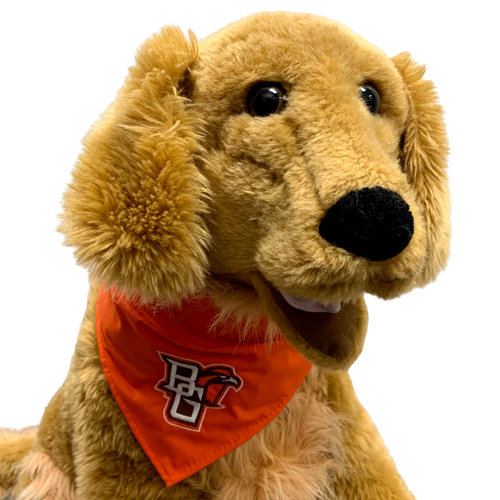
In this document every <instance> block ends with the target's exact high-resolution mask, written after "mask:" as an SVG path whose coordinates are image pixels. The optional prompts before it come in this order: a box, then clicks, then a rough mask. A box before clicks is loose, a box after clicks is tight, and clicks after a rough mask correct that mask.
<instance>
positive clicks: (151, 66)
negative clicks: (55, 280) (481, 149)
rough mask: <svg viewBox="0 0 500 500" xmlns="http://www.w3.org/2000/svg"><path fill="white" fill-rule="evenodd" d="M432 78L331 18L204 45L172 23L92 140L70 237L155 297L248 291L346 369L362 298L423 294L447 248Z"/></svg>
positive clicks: (360, 336) (106, 276) (141, 57)
mask: <svg viewBox="0 0 500 500" xmlns="http://www.w3.org/2000/svg"><path fill="white" fill-rule="evenodd" d="M423 73H424V69H423V67H421V66H417V65H415V64H414V63H413V62H412V61H411V59H410V57H409V55H408V54H400V55H399V56H396V57H395V58H392V59H390V58H388V57H387V56H386V55H385V54H384V53H383V52H382V51H380V50H379V49H377V48H376V47H374V46H372V45H370V44H369V43H368V42H366V41H365V40H363V39H362V38H361V37H359V36H357V35H355V34H353V33H352V32H351V31H350V30H348V29H347V28H346V27H344V26H342V25H339V24H337V23H334V22H332V21H329V20H327V19H325V18H320V17H316V16H309V15H304V14H289V13H267V14H259V15H255V16H251V17H249V18H246V19H244V20H242V21H239V22H237V23H234V24H232V25H230V26H229V27H227V28H225V29H223V30H221V31H219V32H217V33H216V34H214V35H212V36H210V37H208V38H207V39H206V40H204V41H202V42H201V43H200V44H199V46H198V44H197V43H196V41H195V40H194V37H191V38H190V40H186V38H185V37H184V36H183V35H182V33H181V32H180V31H179V30H178V29H176V28H166V29H164V30H162V31H161V32H160V33H159V34H158V35H155V36H153V37H152V38H151V39H150V40H149V41H147V42H146V43H145V45H144V46H143V47H142V48H141V49H140V51H139V53H138V55H137V60H136V65H135V66H134V67H133V68H131V70H130V74H129V76H128V78H127V80H126V82H125V84H124V86H123V88H122V89H121V91H120V92H119V94H118V97H117V99H116V101H115V102H114V103H113V104H112V105H111V107H110V108H109V109H108V111H107V112H106V113H105V115H104V116H103V118H102V119H101V121H99V122H98V123H97V124H96V125H95V126H94V127H93V129H92V130H91V131H90V132H89V134H88V136H87V138H86V139H85V142H84V151H83V153H82V155H81V157H80V159H79V161H78V163H77V166H76V169H75V171H74V179H73V182H72V183H71V185H70V186H69V189H68V191H67V193H66V195H65V199H64V215H63V223H62V225H61V230H62V232H63V233H65V234H66V242H67V244H69V245H72V246H75V247H76V252H75V253H76V256H77V259H78V261H79V263H81V264H83V265H85V266H87V267H88V268H89V270H90V273H91V277H92V278H93V279H94V280H96V281H99V282H104V283H107V284H108V285H117V286H118V287H120V288H121V289H122V290H123V292H125V293H127V294H130V295H138V296H140V297H141V299H142V300H144V301H153V300H167V301H178V300H180V299H182V298H183V297H185V296H187V295H189V294H192V293H196V292H202V291H203V290H215V289H216V288H217V286H218V287H219V289H220V288H224V289H225V290H231V294H232V295H233V296H235V295H238V294H239V295H240V296H241V294H242V292H241V290H243V291H244V292H243V293H244V294H246V295H248V296H249V297H256V300H257V301H258V302H259V303H261V304H263V306H264V308H265V309H266V310H267V312H268V314H269V315H270V317H271V318H272V320H273V321H274V322H275V323H276V324H277V325H278V326H279V328H280V330H281V331H282V332H283V334H284V335H285V336H286V337H287V338H288V340H289V341H290V342H292V343H293V344H294V345H295V346H296V347H297V348H298V349H299V350H300V351H301V352H302V353H304V354H305V355H306V356H307V357H308V358H309V359H311V360H312V361H314V362H316V363H318V364H320V365H322V366H328V367H331V368H345V367H348V366H349V365H350V364H351V363H352V362H353V361H354V360H355V359H356V357H357V356H358V355H359V353H360V352H361V349H362V345H363V340H364V335H365V332H366V323H367V315H366V309H365V306H364V301H363V298H362V297H363V294H364V293H365V292H367V293H372V294H375V295H377V296H379V297H382V298H393V297H396V296H398V295H400V294H402V293H405V292H407V291H409V290H411V289H412V288H414V287H415V286H423V285H424V284H426V283H428V282H429V281H431V280H433V279H434V278H435V276H436V274H437V273H438V272H439V270H441V269H442V268H443V266H444V264H445V261H446V257H447V254H448V246H449V201H448V190H447V183H446V172H445V167H446V155H447V142H446V136H445V131H444V125H443V121H442V112H441V108H440V106H439V105H438V104H437V102H436V95H435V92H434V90H433V86H432V84H431V83H430V82H428V81H425V80H422V76H423ZM231 294H229V295H231Z"/></svg>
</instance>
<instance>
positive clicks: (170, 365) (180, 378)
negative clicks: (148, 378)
mask: <svg viewBox="0 0 500 500" xmlns="http://www.w3.org/2000/svg"><path fill="white" fill-rule="evenodd" d="M158 354H159V355H160V358H161V359H162V360H163V361H164V363H165V377H164V378H163V379H161V380H160V381H159V382H158V384H156V389H157V390H159V391H161V392H163V393H164V396H165V398H167V400H168V401H167V404H166V405H165V409H164V410H163V415H164V417H165V420H166V421H167V422H168V423H169V424H170V425H174V426H176V427H182V428H184V429H187V430H191V431H195V432H199V431H200V430H201V426H202V424H203V420H204V418H205V414H206V412H207V410H208V409H216V410H218V409H222V408H225V406H223V405H222V404H221V401H222V400H223V399H224V396H225V395H226V393H227V391H229V389H233V390H234V391H236V392H238V391H239V390H240V389H241V388H242V387H243V380H242V379H241V377H239V376H238V375H237V374H236V372H235V369H234V368H233V367H232V366H229V365H208V366H204V365H202V364H201V363H199V362H197V361H193V360H191V359H183V358H178V357H176V356H171V355H170V354H165V353H163V352H158Z"/></svg>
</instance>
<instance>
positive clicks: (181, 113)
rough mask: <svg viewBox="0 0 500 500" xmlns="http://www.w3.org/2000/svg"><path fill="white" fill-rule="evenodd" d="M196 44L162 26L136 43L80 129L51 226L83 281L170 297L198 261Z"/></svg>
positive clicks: (201, 209) (202, 184) (189, 287)
mask: <svg viewBox="0 0 500 500" xmlns="http://www.w3.org/2000/svg"><path fill="white" fill-rule="evenodd" d="M197 55H198V51H197V43H196V39H195V37H194V35H192V33H190V37H189V40H187V39H186V38H185V36H184V35H183V34H182V32H181V31H180V30H179V29H178V28H173V27H168V28H164V29H163V30H162V31H161V32H160V33H159V34H157V35H154V36H153V37H152V38H151V39H149V40H148V41H147V42H146V43H145V44H144V45H143V46H142V47H141V48H140V50H139V51H138V54H137V56H136V64H135V66H133V67H132V68H131V69H130V71H129V75H128V77H127V79H126V81H125V84H124V86H123V87H122V89H121V90H120V92H119V93H118V95H117V99H116V101H115V102H114V103H113V104H112V105H111V106H110V108H109V109H108V110H107V112H106V113H105V114H104V115H103V117H102V118H101V120H100V121H99V122H97V123H96V124H95V125H94V126H93V128H92V129H91V130H90V132H89V133H88V135H87V137H86V138H85V140H84V142H83V145H84V149H83V153H82V154H81V156H80V158H79V159H78V162H77V164H76V167H75V170H74V172H73V180H72V182H71V183H70V185H69V187H68V190H67V192H66V193H65V195H64V201H63V209H64V212H63V215H62V223H61V225H60V227H59V230H60V231H61V232H62V233H63V234H64V235H65V244H67V245H69V246H74V247H76V251H75V255H76V258H77V262H78V263H79V264H81V265H83V266H84V267H87V268H88V269H89V271H90V277H91V279H92V280H96V281H97V282H100V283H105V284H107V285H108V286H111V285H117V286H118V287H119V288H120V289H121V290H122V291H123V292H124V293H126V294H127V295H135V296H139V297H140V299H141V300H143V301H151V300H156V299H164V300H168V301H178V300H180V299H181V298H182V297H183V296H184V295H186V294H188V293H191V292H195V291H196V290H197V289H199V288H200V287H201V286H202V285H203V282H204V276H205V273H206V270H207V266H208V264H207V257H206V247H207V245H208V243H209V235H208V233H207V230H206V228H205V226H204V223H203V221H202V216H203V214H204V213H205V212H206V211H207V206H206V203H205V200H206V197H207V195H208V191H209V188H208V184H207V181H206V179H205V178H204V176H203V175H202V174H201V173H200V171H199V170H198V168H197V167H196V165H195V162H194V160H195V157H196V155H197V150H198V134H199V132H200V125H201V124H200V119H199V118H198V117H197V115H196V111H195V110H194V109H193V107H192V106H190V104H189V101H188V99H187V97H186V95H185V94H186V89H188V88H190V86H191V85H192V82H191V81H190V78H191V76H190V67H191V66H192V64H193V63H194V62H195V61H196V60H197Z"/></svg>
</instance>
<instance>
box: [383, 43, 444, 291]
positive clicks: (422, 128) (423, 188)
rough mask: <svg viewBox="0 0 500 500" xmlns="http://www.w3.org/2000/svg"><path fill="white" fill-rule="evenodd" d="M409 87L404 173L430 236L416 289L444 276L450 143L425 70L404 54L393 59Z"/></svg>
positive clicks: (401, 156) (407, 93) (432, 87)
mask: <svg viewBox="0 0 500 500" xmlns="http://www.w3.org/2000/svg"><path fill="white" fill-rule="evenodd" d="M392 62H393V63H394V65H395V66H396V68H397V69H398V71H399V73H400V74H401V76H402V78H403V82H404V84H405V87H406V89H405V90H406V96H407V99H408V107H409V113H408V120H407V124H406V127H405V131H404V133H403V136H402V138H401V152H400V162H401V168H402V169H403V171H404V173H405V174H406V176H407V177H408V182H409V183H410V185H411V186H412V189H413V191H414V193H415V196H416V198H417V202H418V204H419V206H420V207H421V210H422V213H423V216H424V219H425V222H426V231H427V253H426V261H425V265H424V268H423V270H422V273H421V274H420V276H419V278H418V279H417V283H416V284H417V285H419V286H424V285H425V284H427V283H429V282H430V281H433V280H434V279H435V278H436V275H437V274H438V272H439V271H441V270H442V269H443V268H444V266H445V264H446V260H447V257H448V253H449V245H450V198H449V191H448V181H447V175H446V166H447V156H448V141H447V138H446V131H445V126H444V121H443V110H442V108H441V106H440V105H439V104H438V102H437V94H436V92H435V90H434V85H433V83H432V82H431V81H428V80H423V79H422V77H423V75H424V73H425V66H421V65H417V64H416V63H414V62H413V61H412V59H411V57H410V54H409V53H407V52H403V53H401V54H399V55H397V56H395V57H393V58H392Z"/></svg>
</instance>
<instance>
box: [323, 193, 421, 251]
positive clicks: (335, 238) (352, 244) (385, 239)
mask: <svg viewBox="0 0 500 500" xmlns="http://www.w3.org/2000/svg"><path fill="white" fill-rule="evenodd" d="M413 231H414V221H413V215H412V213H411V211H410V207H409V205H408V203H406V201H404V200H403V198H401V196H400V195H399V194H397V193H396V192H394V191H390V190H388V189H385V188H382V187H373V188H364V189H360V190H357V191H351V192H350V193H348V194H346V195H345V196H344V197H343V198H341V199H340V200H338V201H337V202H336V203H335V204H334V205H333V206H332V207H331V208H330V209H329V210H328V212H327V213H326V215H325V217H324V218H323V220H322V221H321V223H320V225H319V234H320V235H321V236H322V237H323V238H324V239H325V240H326V241H328V242H329V243H330V244H332V245H335V246H337V247H341V248H343V249H345V250H347V251H348V252H351V253H353V254H355V255H358V256H360V257H364V258H366V259H368V260H371V261H380V260H386V259H390V258H391V257H395V256H396V255H398V254H399V253H401V252H402V251H403V250H404V249H405V248H406V247H407V246H408V244H409V243H410V240H411V238H412V236H413Z"/></svg>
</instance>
